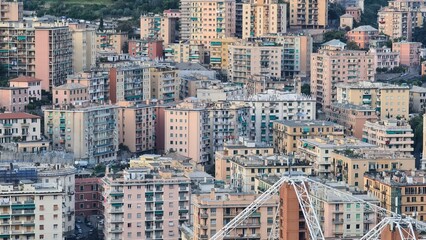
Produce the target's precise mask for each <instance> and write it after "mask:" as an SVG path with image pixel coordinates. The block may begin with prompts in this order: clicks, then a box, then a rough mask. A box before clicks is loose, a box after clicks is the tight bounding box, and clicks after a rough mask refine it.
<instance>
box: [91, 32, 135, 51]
mask: <svg viewBox="0 0 426 240" xmlns="http://www.w3.org/2000/svg"><path fill="white" fill-rule="evenodd" d="M128 39H129V36H128V34H127V33H122V32H116V31H103V32H96V51H97V52H99V51H111V52H114V53H116V54H120V53H122V52H123V47H124V46H125V43H126V42H127V40H128Z"/></svg>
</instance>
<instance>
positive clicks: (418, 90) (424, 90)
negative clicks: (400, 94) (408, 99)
mask: <svg viewBox="0 0 426 240" xmlns="http://www.w3.org/2000/svg"><path fill="white" fill-rule="evenodd" d="M425 63H426V62H425ZM410 92H415V93H426V88H424V87H419V86H412V87H411V89H410Z"/></svg>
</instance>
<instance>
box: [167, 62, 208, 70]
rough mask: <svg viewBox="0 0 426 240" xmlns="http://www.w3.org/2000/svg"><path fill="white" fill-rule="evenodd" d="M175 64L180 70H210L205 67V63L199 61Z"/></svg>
mask: <svg viewBox="0 0 426 240" xmlns="http://www.w3.org/2000/svg"><path fill="white" fill-rule="evenodd" d="M174 66H175V67H176V68H177V69H178V70H192V71H209V70H208V69H207V68H205V67H204V66H203V65H201V64H199V63H187V62H182V63H175V64H174Z"/></svg>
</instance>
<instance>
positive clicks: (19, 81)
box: [9, 76, 41, 100]
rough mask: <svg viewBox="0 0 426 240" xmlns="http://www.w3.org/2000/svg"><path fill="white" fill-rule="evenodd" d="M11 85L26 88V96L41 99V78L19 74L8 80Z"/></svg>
mask: <svg viewBox="0 0 426 240" xmlns="http://www.w3.org/2000/svg"><path fill="white" fill-rule="evenodd" d="M9 85H10V86H11V87H23V88H28V97H29V98H30V100H31V99H35V100H41V80H40V79H37V78H34V77H25V76H20V77H17V78H13V79H10V80H9Z"/></svg>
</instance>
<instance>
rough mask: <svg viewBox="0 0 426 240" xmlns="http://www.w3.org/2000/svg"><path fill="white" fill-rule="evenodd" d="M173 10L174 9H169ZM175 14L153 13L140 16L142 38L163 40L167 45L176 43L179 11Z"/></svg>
mask: <svg viewBox="0 0 426 240" xmlns="http://www.w3.org/2000/svg"><path fill="white" fill-rule="evenodd" d="M169 11H172V10H169ZM173 13H175V14H163V15H160V14H152V13H149V14H147V15H143V16H141V18H140V35H141V39H156V40H163V41H164V44H165V45H168V44H170V43H174V42H175V41H176V40H177V39H178V35H179V33H178V32H177V31H176V29H177V26H178V20H179V16H180V14H179V11H175V10H174V11H173Z"/></svg>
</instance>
